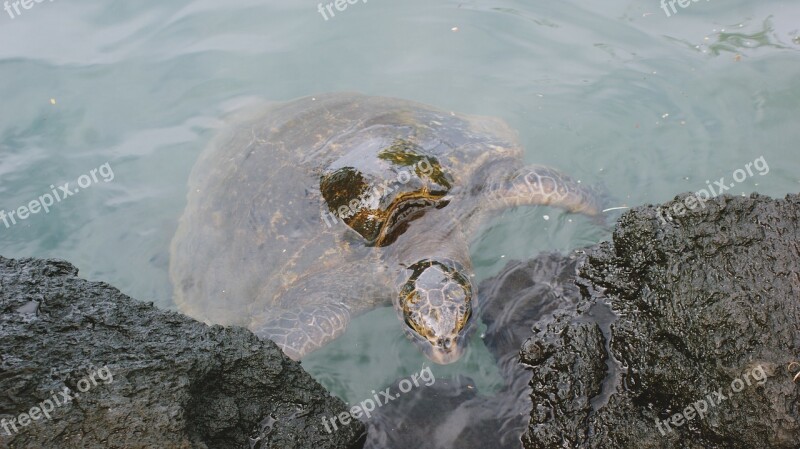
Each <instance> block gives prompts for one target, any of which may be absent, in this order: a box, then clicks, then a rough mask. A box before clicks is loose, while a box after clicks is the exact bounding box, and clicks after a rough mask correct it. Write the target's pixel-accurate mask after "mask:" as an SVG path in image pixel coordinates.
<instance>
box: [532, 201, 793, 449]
mask: <svg viewBox="0 0 800 449" xmlns="http://www.w3.org/2000/svg"><path fill="white" fill-rule="evenodd" d="M683 198H685V195H682V196H680V197H678V198H676V200H675V201H673V202H670V203H666V204H664V205H662V206H659V207H655V206H647V207H641V208H637V209H635V210H633V211H631V212H629V213H627V214H625V215H624V216H623V217H622V218H621V220H620V222H619V224H618V226H617V228H616V231H615V233H614V238H613V242H608V243H602V244H600V245H598V246H597V247H595V248H593V249H591V250H589V251H587V258H586V262H585V263H584V264H582V265H581V267H580V274H579V276H578V284H579V285H580V286H581V290H582V292H583V293H584V295H583V298H582V299H581V301H580V302H579V304H578V307H577V309H575V310H574V311H568V310H562V311H557V312H556V313H555V314H554V315H553V316H551V317H548V318H546V319H544V320H542V321H541V322H540V323H538V324H537V325H536V326H535V329H534V336H533V337H532V338H531V339H530V340H529V341H527V342H526V343H525V345H524V346H523V354H522V360H523V361H524V362H525V363H526V364H528V365H530V366H531V367H532V369H533V379H532V381H531V387H532V391H533V393H532V395H531V397H532V399H533V404H534V408H533V411H532V413H531V422H530V425H529V428H528V431H527V432H526V434H525V436H524V438H523V442H524V445H525V447H526V448H528V449H531V448H634V447H635V448H719V449H722V448H725V449H731V448H754V447H759V448H764V447H766V448H797V447H798V446H800V411H799V410H798V407H799V406H800V401H798V399H799V398H800V383H794V382H793V380H792V378H793V376H794V374H795V372H796V371H797V370H798V369H800V368H798V367H797V366H796V365H795V366H793V367H792V368H791V369H790V368H789V365H790V362H792V361H794V360H798V358H800V351H799V350H798V349H800V348H799V347H798V343H800V332H798V331H799V329H798V327H800V326H798V325H799V324H800V321H798V317H800V315H799V314H798V312H799V310H798V309H800V301H798V300H799V299H800V230H799V229H798V223H800V221H798V218H799V216H800V197H798V196H797V195H790V196H787V197H786V199H782V200H774V199H771V198H768V197H764V196H760V195H757V194H753V195H752V196H750V197H747V198H745V197H730V196H723V197H718V198H716V199H714V200H712V201H708V202H707V203H706V204H705V207H704V208H700V207H698V208H697V209H696V210H693V211H692V210H690V211H688V212H686V213H685V215H683V216H677V215H675V216H673V215H674V214H672V212H671V211H674V210H676V209H673V207H674V206H673V205H674V203H675V202H682V201H683ZM677 210H679V209H677ZM660 217H663V221H662V219H661V218H660ZM609 309H610V310H611V311H613V312H614V313H613V314H612V313H611V312H610V311H609ZM759 370H760V371H759ZM754 373H755V374H754ZM760 373H764V374H763V375H761V374H760ZM756 379H758V381H756ZM762 379H763V381H762ZM745 380H746V381H747V383H745ZM720 389H721V390H720ZM720 392H721V394H722V397H724V398H725V399H722V397H721V396H719V395H718V393H720ZM700 401H705V402H706V405H705V407H704V406H703V404H702V403H701V402H700ZM703 408H706V411H705V413H703V416H700V413H699V410H701V409H703ZM679 413H682V414H683V415H682V416H678V415H677V414H679ZM657 420H659V424H657ZM664 420H669V423H668V424H669V427H667V425H666V424H665V423H664ZM659 425H660V427H659Z"/></svg>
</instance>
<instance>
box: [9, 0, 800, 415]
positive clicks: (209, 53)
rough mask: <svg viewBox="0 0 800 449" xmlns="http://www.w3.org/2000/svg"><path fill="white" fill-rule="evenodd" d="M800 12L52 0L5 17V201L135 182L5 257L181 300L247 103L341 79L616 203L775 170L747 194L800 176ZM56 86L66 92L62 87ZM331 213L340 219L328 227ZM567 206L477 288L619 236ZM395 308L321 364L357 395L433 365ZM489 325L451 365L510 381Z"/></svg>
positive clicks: (14, 244)
mask: <svg viewBox="0 0 800 449" xmlns="http://www.w3.org/2000/svg"><path fill="white" fill-rule="evenodd" d="M798 18H800V4H799V3H797V2H786V1H779V0H767V1H763V2H762V1H759V2H749V1H745V0H735V1H729V2H725V3H722V2H698V3H696V4H692V6H691V8H687V9H681V10H680V11H679V13H678V14H675V15H672V16H671V17H666V15H665V14H664V13H663V11H662V10H661V9H660V7H659V4H658V2H633V1H630V0H613V1H608V2H593V3H587V2H581V1H577V0H571V1H559V2H528V1H524V0H473V1H466V2H465V1H461V0H458V1H456V0H451V1H442V2H428V1H425V0H408V1H404V2H389V1H377V0H376V1H374V2H372V1H370V2H368V3H364V4H358V5H357V7H356V6H353V7H352V8H348V9H347V11H346V12H344V13H339V14H337V15H336V17H335V18H331V20H328V21H325V20H324V19H323V18H322V17H321V16H320V14H319V12H318V11H317V5H316V3H314V4H311V3H308V4H307V3H305V2H287V1H278V0H267V1H264V0H231V1H229V2H225V3H221V2H218V1H212V0H196V1H193V0H178V1H172V2H167V3H164V2H157V1H155V0H143V1H140V2H136V3H130V2H128V3H123V2H121V1H119V0H117V1H107V2H100V1H97V0H74V1H70V2H52V3H49V2H46V4H42V5H37V6H36V7H35V8H33V9H31V10H25V11H23V13H22V14H20V15H18V16H16V17H15V18H13V19H11V18H9V17H8V16H7V15H6V13H5V12H2V13H0V60H1V61H2V64H0V73H2V79H3V80H5V82H4V83H3V84H2V85H0V91H1V92H2V98H3V105H4V107H3V108H2V110H0V114H1V115H2V120H0V123H2V125H0V210H5V211H6V212H8V211H9V210H11V209H12V208H13V209H17V208H19V207H20V206H22V205H27V204H29V202H30V200H31V199H32V198H37V197H38V196H39V195H41V194H42V192H47V191H49V190H50V188H49V186H50V185H61V184H63V183H64V182H68V181H70V180H74V179H76V178H77V177H78V176H80V175H81V174H84V173H87V172H90V170H91V169H92V168H95V167H98V166H100V165H102V164H104V163H106V162H108V163H110V165H111V166H112V167H113V168H114V174H115V178H114V182H111V183H107V184H106V183H100V184H99V185H96V186H93V187H92V188H91V189H87V190H86V191H85V192H81V193H80V195H77V196H73V197H70V201H68V202H64V203H62V204H60V205H59V207H58V208H57V209H51V210H50V212H49V213H48V214H46V215H38V216H36V217H35V218H36V219H35V220H33V219H28V220H25V221H23V222H20V223H18V224H17V225H15V226H13V227H12V228H8V229H6V228H5V227H4V226H1V225H0V254H3V255H4V256H6V257H28V256H37V257H59V258H65V259H68V260H70V261H71V262H73V263H74V264H76V265H77V266H78V267H79V268H80V269H81V273H82V275H83V276H86V277H88V278H90V279H93V280H102V281H106V282H109V283H112V284H114V285H115V286H118V287H119V288H120V289H122V290H123V292H125V293H127V294H130V295H132V296H134V297H136V298H139V299H142V300H148V301H150V300H152V301H154V302H156V304H158V305H160V306H162V307H165V308H172V307H174V305H173V304H172V299H171V298H172V287H171V285H170V283H169V278H168V263H169V259H168V257H169V256H168V246H169V242H170V240H171V238H172V235H173V233H174V232H175V229H176V226H177V220H178V217H180V215H181V211H182V209H183V207H184V206H185V201H186V194H187V191H186V182H187V179H188V176H189V171H190V170H191V167H192V165H193V164H194V161H195V160H196V158H197V156H198V154H199V153H200V152H201V151H202V149H203V147H204V146H205V145H206V143H207V142H208V141H209V140H210V138H211V137H212V136H213V135H214V133H215V131H216V130H217V129H219V128H220V127H221V126H222V124H221V123H220V121H221V120H222V117H224V116H225V113H226V112H227V111H231V110H234V109H237V108H238V107H239V105H241V104H243V103H246V102H249V101H251V100H253V99H259V100H260V99H266V100H270V101H283V100H288V99H291V98H296V97H300V96H305V95H310V94H317V93H323V92H334V91H359V92H363V93H367V94H372V95H386V96H395V97H400V98H407V99H411V100H415V101H420V102H423V103H426V104H431V105H433V106H436V107H439V108H442V109H445V110H452V111H459V112H464V113H472V114H480V115H485V116H494V117H500V118H502V119H504V120H505V121H507V122H508V123H509V124H510V125H511V127H512V128H514V129H516V130H518V131H519V137H520V140H521V141H522V143H523V145H524V147H525V160H526V162H527V163H538V164H543V165H548V166H552V167H555V168H559V169H561V170H564V171H567V172H569V173H570V174H571V175H572V176H574V177H576V178H577V179H580V180H581V181H582V182H586V183H588V184H590V185H594V184H597V183H601V184H603V185H605V187H606V189H607V190H608V191H609V192H610V193H611V195H612V197H613V198H614V199H615V204H612V206H633V205H638V204H643V203H654V202H661V201H664V200H667V199H670V198H672V197H674V196H675V194H677V193H679V192H685V191H696V190H697V188H698V186H699V187H702V186H704V185H706V182H705V181H706V180H711V179H713V177H714V176H715V175H717V177H719V176H720V174H725V173H731V172H732V171H734V170H735V169H737V168H739V167H741V166H742V164H743V163H744V162H746V161H753V160H754V159H756V158H757V157H759V156H763V157H764V158H765V159H766V160H768V161H769V162H770V168H771V170H770V175H769V176H764V177H753V178H749V179H746V180H745V181H744V182H742V183H740V184H737V185H736V186H735V187H734V188H732V189H731V190H730V191H728V192H726V193H730V194H734V195H741V194H746V193H749V192H752V191H758V192H760V193H763V194H767V195H772V196H776V197H782V196H783V195H785V194H786V193H787V192H796V191H798V188H800V176H799V175H798V173H800V159H798V158H797V156H796V143H797V141H798V140H800V139H799V138H800V129H798V127H797V126H796V115H797V104H800V78H798V77H797V67H798V65H797V63H798V61H797V59H798V50H800V35H799V34H798V25H797V22H798ZM51 99H54V100H55V102H51V101H50V100H51ZM321 226H322V225H321ZM608 236H609V232H608V230H607V229H603V228H600V227H598V226H596V225H595V224H593V223H592V222H591V221H589V220H586V219H584V218H582V217H577V216H573V215H568V214H565V213H563V212H560V211H558V210H555V209H551V208H544V207H541V208H532V209H522V208H521V209H518V210H515V211H509V212H506V213H504V214H502V215H501V216H499V217H497V218H496V219H495V220H493V221H492V222H491V223H490V224H489V225H488V226H487V227H486V228H485V229H484V230H483V232H482V233H481V235H480V236H479V237H478V238H477V240H476V241H475V242H474V244H473V245H472V247H471V255H472V259H473V263H474V266H475V270H476V278H475V279H474V282H475V283H476V285H477V283H478V282H479V281H480V280H482V279H485V278H487V277H489V276H493V275H495V274H497V273H498V272H500V270H501V269H502V268H503V267H504V266H505V264H506V263H507V261H509V260H511V259H520V260H525V259H529V258H531V257H533V256H535V255H537V254H539V253H541V252H542V251H546V250H560V251H566V250H569V249H572V248H577V247H581V246H585V245H589V244H592V243H594V242H597V241H600V240H602V239H606V238H608ZM400 325H401V324H400V323H399V322H398V320H397V318H396V316H395V313H394V312H393V311H392V310H389V309H381V310H376V311H374V312H371V313H369V314H367V315H364V316H362V317H360V318H359V319H357V320H356V321H355V323H354V324H353V326H352V328H351V329H350V330H349V331H348V333H347V334H346V335H345V336H344V337H343V338H341V339H339V340H338V341H336V342H334V343H333V344H332V345H331V346H330V347H328V348H327V349H326V351H324V352H323V353H319V354H314V355H313V356H312V357H310V358H309V359H307V360H305V361H304V366H305V367H306V369H308V370H309V371H310V372H312V373H313V374H314V375H315V376H316V377H317V378H318V379H319V380H320V381H321V382H322V383H323V384H325V385H326V386H327V387H329V388H330V389H331V390H332V391H333V392H334V393H335V394H337V395H339V396H340V397H342V398H344V399H346V400H350V401H358V400H360V399H361V398H364V397H367V396H368V395H369V394H370V391H371V390H373V389H378V388H382V387H383V386H385V385H389V384H391V382H393V381H394V380H396V379H400V378H403V377H405V376H408V375H410V374H411V373H414V372H418V371H419V370H420V369H422V368H423V367H424V366H429V365H427V362H426V361H425V359H424V357H423V356H422V355H421V354H419V351H417V350H416V349H415V348H414V347H413V345H412V344H410V342H408V341H407V340H406V339H405V338H404V337H403V336H402V332H401V331H400ZM485 330H486V327H485V326H484V327H482V328H481V329H479V330H478V332H477V336H476V338H475V339H474V340H475V341H474V342H473V344H472V345H470V350H469V351H468V353H467V354H466V355H465V356H464V358H463V359H462V360H460V361H459V362H458V363H456V364H454V365H449V366H446V367H432V369H433V370H434V372H435V375H436V377H437V379H439V378H443V379H444V378H451V379H455V378H458V376H459V375H464V376H468V377H469V378H470V379H472V382H474V385H475V387H476V390H478V391H480V393H481V394H486V395H492V394H496V393H498V392H499V391H501V390H502V389H503V388H504V385H505V382H504V380H503V377H502V372H503V369H502V367H498V365H497V364H496V363H495V362H494V358H493V356H492V354H491V351H490V350H489V349H487V347H486V345H485V344H484V343H483V341H482V340H481V339H480V334H481V333H482V332H484V331H485Z"/></svg>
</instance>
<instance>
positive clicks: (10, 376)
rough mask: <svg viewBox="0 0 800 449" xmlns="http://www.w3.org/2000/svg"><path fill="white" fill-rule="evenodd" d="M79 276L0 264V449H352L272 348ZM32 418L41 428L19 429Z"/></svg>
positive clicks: (330, 406)
mask: <svg viewBox="0 0 800 449" xmlns="http://www.w3.org/2000/svg"><path fill="white" fill-rule="evenodd" d="M77 275H78V270H77V269H76V268H75V267H73V266H72V265H70V264H69V263H67V262H62V261H52V260H50V261H43V260H34V259H25V260H9V259H4V258H2V257H0V313H2V314H1V315H0V357H1V359H0V418H4V419H5V421H3V422H0V423H1V424H5V425H6V427H7V428H8V431H10V433H11V435H10V436H9V435H8V434H7V430H4V429H3V428H2V427H0V447H11V448H122V447H124V448H145V447H146V448H190V447H191V448H242V447H259V448H265V449H266V448H314V449H320V448H350V447H359V444H358V440H359V438H360V437H362V435H363V432H364V426H363V425H362V424H361V423H359V422H355V423H353V424H351V425H348V426H346V427H342V426H340V427H339V429H340V430H339V431H338V432H336V433H334V434H333V435H331V434H329V433H328V432H327V431H326V430H325V429H324V426H323V424H322V418H323V417H332V416H334V415H336V414H338V413H341V412H343V411H345V410H346V409H345V407H344V404H343V403H342V401H340V400H339V399H336V398H334V397H331V396H330V395H329V394H328V393H327V392H326V391H325V390H324V389H323V388H322V387H321V386H320V385H319V384H317V383H316V382H315V381H314V380H313V379H312V378H311V377H310V376H309V375H308V374H306V373H305V371H303V370H302V368H301V367H300V365H299V364H298V363H296V362H293V361H292V360H290V359H289V358H287V357H286V356H284V355H283V353H282V352H281V351H280V350H279V349H278V348H277V346H275V344H274V343H272V342H271V341H261V340H259V339H258V338H256V337H255V336H254V335H253V334H251V333H250V332H249V331H247V330H245V329H241V328H227V329H225V328H222V327H220V326H212V327H209V326H206V325H204V324H202V323H198V322H196V321H194V320H191V319H189V318H186V317H184V316H182V315H179V314H177V313H173V312H168V311H163V310H159V309H156V308H155V307H153V305H152V304H145V303H142V302H138V301H135V300H133V299H131V298H129V297H127V296H125V295H123V294H121V293H120V292H119V291H118V290H116V289H115V288H113V287H111V286H109V285H106V284H103V283H97V282H88V281H85V280H83V279H80V278H78V277H77ZM92 379H93V380H92ZM65 388H66V394H68V395H69V396H72V397H73V399H72V400H71V401H67V400H66V399H64V397H63V396H62V395H61V394H60V393H59V392H62V391H65ZM58 399H61V400H60V401H58ZM47 401H50V404H49V405H48V403H47ZM54 401H58V402H56V403H54ZM51 406H52V407H51ZM33 407H40V410H41V408H45V409H48V408H52V411H49V412H48V413H47V415H49V417H50V418H49V419H47V416H44V415H43V414H42V413H41V411H40V412H35V411H34V412H33V414H34V415H36V416H38V420H36V421H33V422H30V423H29V424H28V425H27V426H25V427H22V426H21V425H20V423H19V417H20V414H22V413H29V412H30V411H31V409H32V408H33ZM12 418H17V419H18V421H17V422H16V423H15V425H16V427H17V430H18V431H17V432H14V429H13V427H12V426H11V425H10V424H9V421H10V419H12ZM22 420H23V422H25V421H26V419H25V418H22ZM361 444H363V442H362V443H361Z"/></svg>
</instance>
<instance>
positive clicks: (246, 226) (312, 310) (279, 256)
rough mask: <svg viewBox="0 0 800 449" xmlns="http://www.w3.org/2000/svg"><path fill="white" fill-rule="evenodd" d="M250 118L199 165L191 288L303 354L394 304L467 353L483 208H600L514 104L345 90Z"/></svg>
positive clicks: (449, 351) (189, 293) (408, 328)
mask: <svg viewBox="0 0 800 449" xmlns="http://www.w3.org/2000/svg"><path fill="white" fill-rule="evenodd" d="M235 122H236V123H235V125H234V126H232V129H231V130H230V131H229V132H227V133H224V134H223V135H221V136H220V137H219V138H217V139H216V141H215V142H214V143H212V145H211V146H210V147H209V148H208V149H207V150H206V151H205V152H204V153H203V154H202V155H201V156H200V158H199V160H198V162H197V164H196V166H195V167H194V169H193V171H192V174H191V176H190V180H189V187H190V189H189V195H188V203H187V206H186V210H185V212H184V214H183V216H182V218H181V220H180V223H179V225H178V229H177V231H176V234H175V237H174V239H173V241H172V245H171V258H170V276H171V279H172V282H173V285H174V289H175V301H176V304H177V305H178V307H179V308H180V310H181V311H183V312H185V313H186V314H188V315H190V316H193V317H195V318H198V319H201V320H204V321H206V322H211V323H216V324H223V325H243V326H246V327H248V328H249V329H250V330H252V331H253V332H254V333H255V334H256V335H258V336H259V337H262V338H268V339H271V340H273V341H274V342H275V343H277V344H278V345H279V346H280V347H281V348H282V349H283V351H284V352H285V353H286V354H287V355H288V356H290V357H291V358H293V359H296V360H297V359H300V358H301V357H303V356H304V355H306V354H308V353H310V352H311V351H314V350H316V349H318V348H320V347H322V346H323V345H325V344H326V343H328V342H330V341H331V340H333V339H335V338H337V337H338V336H340V335H341V334H342V333H343V332H344V331H345V330H346V328H347V326H348V324H349V323H350V320H351V319H352V318H353V317H355V316H357V315H359V314H362V313H364V312H367V311H369V310H372V309H374V308H376V307H380V306H384V305H387V306H388V305H393V306H394V308H395V310H396V311H397V313H398V316H399V318H400V320H401V322H403V323H404V326H403V328H404V330H405V333H406V335H407V336H409V337H410V338H411V339H412V340H413V341H415V342H416V343H417V344H418V345H419V346H420V348H421V349H422V351H423V352H424V353H425V355H426V356H428V358H429V359H431V360H432V361H434V362H436V363H440V364H447V363H451V362H453V361H455V360H457V359H458V358H459V357H460V356H461V354H462V353H463V350H464V348H465V346H466V341H467V339H468V337H469V334H470V331H471V330H472V329H473V328H474V326H473V324H474V322H475V321H476V318H475V316H474V315H475V311H477V304H476V301H477V300H476V298H475V297H474V295H473V292H474V289H473V285H472V281H471V277H472V268H471V263H470V254H469V247H468V245H469V241H470V237H471V236H473V235H474V234H475V233H476V231H477V230H478V228H479V226H480V224H481V223H482V222H483V220H484V219H485V218H487V217H488V216H490V215H491V214H490V213H491V212H492V211H497V210H500V209H504V208H508V207H511V206H519V205H540V204H541V205H545V204H549V205H554V206H559V207H562V208H565V209H567V210H569V211H571V212H576V213H585V214H588V215H597V214H598V213H599V212H600V206H599V204H598V200H597V197H596V196H595V195H594V194H593V192H592V191H591V190H590V189H587V188H585V187H584V186H582V185H581V184H580V183H578V182H576V181H574V180H572V179H570V178H569V177H567V176H566V175H564V174H562V173H560V172H558V171H556V170H554V169H552V168H548V167H543V166H536V165H533V166H531V165H529V166H525V164H524V163H523V161H522V155H523V153H522V149H521V147H520V145H519V143H518V142H517V138H516V135H515V133H514V132H513V131H512V130H511V129H510V128H509V127H508V126H507V125H506V124H505V123H504V122H503V121H501V120H499V119H493V118H486V117H478V116H468V115H461V114H456V113H453V112H448V111H443V110H438V109H436V108H433V107H430V106H426V105H423V104H419V103H415V102H412V101H407V100H401V99H395V98H386V97H374V96H365V95H360V94H352V93H334V94H326V95H319V96H316V97H305V98H301V99H298V100H294V101H291V102H288V103H282V104H271V105H268V106H265V107H262V108H261V109H260V110H258V111H257V112H255V113H252V114H249V115H247V118H244V119H240V120H239V119H237V120H236V121H235Z"/></svg>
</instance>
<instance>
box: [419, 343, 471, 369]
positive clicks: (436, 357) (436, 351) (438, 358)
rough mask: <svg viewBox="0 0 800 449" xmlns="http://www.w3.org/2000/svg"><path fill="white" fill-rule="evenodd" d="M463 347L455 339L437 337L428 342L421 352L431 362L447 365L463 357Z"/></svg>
mask: <svg viewBox="0 0 800 449" xmlns="http://www.w3.org/2000/svg"><path fill="white" fill-rule="evenodd" d="M464 349H465V345H462V344H459V341H458V339H457V338H455V337H439V338H437V339H435V340H433V341H429V343H428V345H427V348H425V350H424V351H423V352H424V353H425V355H426V356H427V357H428V359H430V360H431V361H432V362H435V363H438V364H439V365H448V364H450V363H453V362H455V361H457V360H458V359H460V358H461V356H462V355H464Z"/></svg>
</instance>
